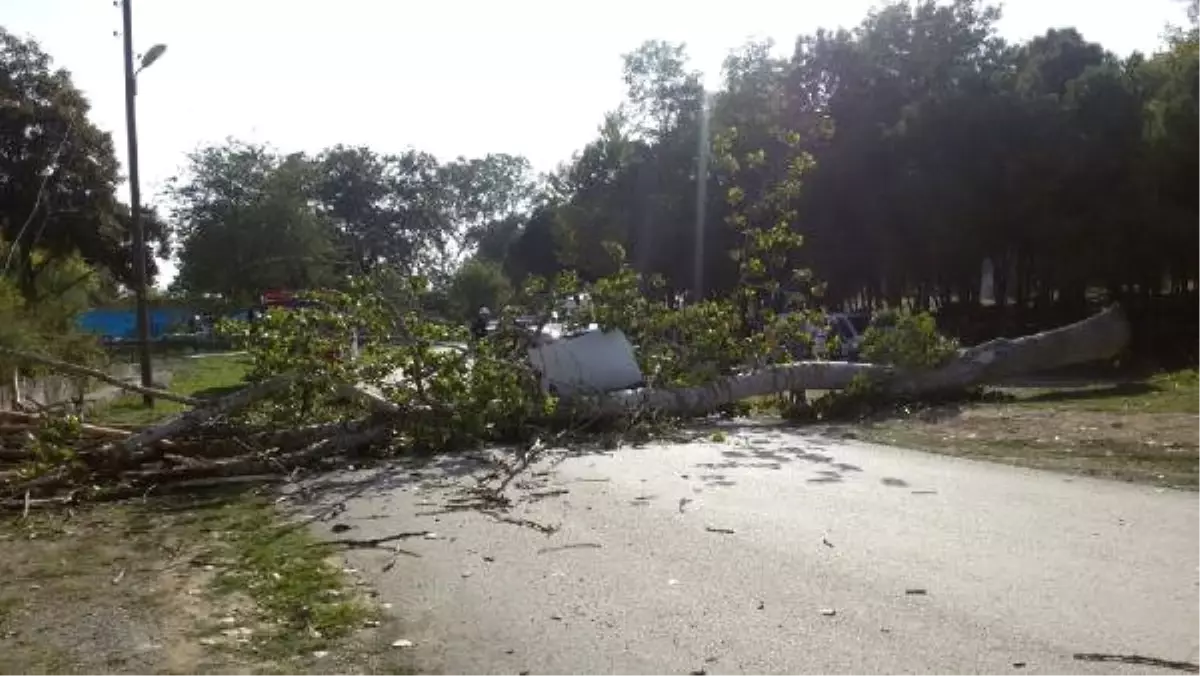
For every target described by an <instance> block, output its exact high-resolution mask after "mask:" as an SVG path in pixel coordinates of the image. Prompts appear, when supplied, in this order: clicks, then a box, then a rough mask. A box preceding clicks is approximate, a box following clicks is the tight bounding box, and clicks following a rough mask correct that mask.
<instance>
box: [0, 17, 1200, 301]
mask: <svg viewBox="0 0 1200 676" xmlns="http://www.w3.org/2000/svg"><path fill="white" fill-rule="evenodd" d="M1189 10H1190V11H1189V16H1190V18H1191V25H1190V26H1189V27H1187V28H1176V29H1172V30H1171V31H1169V32H1168V34H1166V35H1165V40H1164V44H1163V47H1162V49H1161V50H1159V51H1157V52H1156V53H1154V54H1151V55H1143V54H1133V55H1130V56H1128V57H1124V58H1119V57H1117V56H1116V55H1114V54H1112V53H1110V52H1108V51H1106V50H1105V49H1104V48H1103V47H1102V46H1101V45H1098V44H1095V43H1092V42H1089V41H1087V40H1086V39H1085V38H1084V37H1083V36H1081V35H1080V34H1079V33H1078V32H1076V31H1075V30H1072V29H1056V30H1050V31H1048V32H1047V33H1046V34H1044V35H1042V36H1040V37H1037V38H1035V39H1032V40H1029V41H1027V42H1024V43H1019V44H1013V43H1009V42H1006V41H1005V40H1003V39H1001V38H1000V37H999V36H998V35H997V33H996V31H995V23H996V20H997V18H998V16H999V10H998V9H996V8H995V7H991V6H989V5H986V4H984V3H981V2H978V1H975V0H955V1H954V2H951V3H939V2H933V1H931V0H921V1H918V2H894V3H891V4H887V5H885V6H882V7H881V8H879V9H877V10H875V11H873V12H871V13H870V14H869V15H868V16H867V17H866V18H865V19H864V20H863V21H862V23H861V24H860V25H859V26H858V27H856V28H854V29H853V30H839V31H836V32H829V31H817V32H816V33H814V34H811V35H803V36H801V37H799V38H798V39H797V41H796V45H795V50H794V53H793V54H792V55H791V56H790V57H789V58H779V57H776V56H774V55H773V54H774V50H773V49H772V45H770V44H768V43H751V44H747V45H745V46H743V47H742V48H740V49H738V50H736V51H734V52H733V53H731V54H730V56H729V58H728V59H727V61H726V63H725V69H724V83H723V86H722V87H720V89H719V90H718V91H705V90H704V88H703V86H702V80H701V77H700V74H699V73H697V72H695V71H694V70H692V69H691V68H690V67H689V65H688V62H687V58H686V53H685V50H684V47H683V46H682V45H674V44H669V43H665V42H661V41H653V42H648V43H646V44H644V45H642V46H641V47H640V48H638V49H637V50H635V51H634V52H632V53H630V54H628V55H626V56H625V62H624V63H625V69H624V78H625V82H626V84H627V90H628V95H627V98H626V100H625V101H624V103H622V105H621V106H620V107H619V108H618V109H617V110H615V111H613V112H611V113H610V114H608V115H606V117H605V119H604V122H603V124H602V125H601V127H600V129H599V133H598V136H597V138H596V139H595V140H594V141H593V142H591V143H589V144H588V145H587V146H586V147H585V148H583V149H582V150H581V151H580V152H579V153H577V154H576V155H575V156H574V157H573V158H572V159H571V160H570V161H569V162H567V163H564V164H563V165H561V166H560V167H559V168H558V169H557V170H556V171H554V172H551V173H550V174H548V175H543V176H535V175H534V173H533V172H532V171H531V169H530V166H529V164H528V162H527V161H525V160H524V159H523V158H521V157H516V156H511V155H489V156H487V157H484V158H482V159H464V158H459V159H457V160H454V161H449V162H442V161H439V160H438V159H437V158H435V157H433V156H431V155H428V154H426V153H422V152H419V151H416V150H410V151H408V152H404V153H400V154H385V153H379V152H376V151H374V150H372V149H370V148H365V147H343V146H337V147H333V148H329V149H327V150H325V151H323V152H320V153H317V154H315V155H310V154H283V153H279V152H275V151H273V150H272V149H270V148H268V147H264V146H260V145H255V144H248V143H242V142H238V141H233V140H231V141H229V142H227V143H225V144H221V145H217V146H213V147H209V148H205V149H203V150H201V151H199V152H197V153H194V154H193V155H191V156H190V157H189V161H188V164H187V167H186V169H185V171H184V172H182V174H181V176H180V177H179V178H178V179H177V180H176V181H175V182H173V183H172V185H171V186H170V187H169V189H168V191H167V196H166V197H167V200H168V204H169V212H170V218H169V219H168V220H169V222H170V225H171V227H170V228H168V227H167V226H166V225H164V223H163V222H162V221H161V220H160V219H158V218H157V217H156V216H155V215H154V213H153V212H151V213H150V214H149V216H150V218H149V219H148V220H149V224H150V232H149V234H150V237H151V239H152V241H155V242H158V243H160V244H161V245H163V246H165V245H166V243H167V242H168V241H170V242H173V243H174V245H175V247H176V252H177V255H178V258H179V262H180V272H179V277H178V279H177V280H176V283H175V286H174V290H175V291H176V292H177V293H179V294H184V295H188V296H192V297H199V296H209V297H211V296H218V297H220V298H223V299H225V300H226V301H228V302H236V303H245V302H248V301H251V300H253V299H254V298H256V297H257V296H258V294H260V293H261V292H262V291H264V290H266V289H271V288H281V287H282V288H291V289H298V288H312V287H318V286H336V285H338V284H340V283H341V281H342V280H345V279H346V278H347V277H348V276H351V275H354V274H357V273H362V272H366V271H370V270H372V269H375V268H379V267H384V268H387V269H392V270H398V271H401V272H405V273H420V274H423V275H426V276H427V277H429V278H430V279H432V280H433V281H434V283H435V286H436V287H438V288H439V289H441V290H442V291H444V292H446V293H449V294H451V295H452V296H454V297H455V300H456V302H454V303H452V306H454V307H456V308H457V309H458V310H459V311H463V312H465V311H468V310H469V309H471V308H473V307H474V306H476V305H478V304H490V303H494V302H497V301H499V300H502V297H503V295H504V294H505V293H506V290H507V289H509V288H511V287H512V286H514V285H517V284H520V283H521V282H522V281H523V280H525V279H526V278H528V277H530V276H531V275H537V276H548V275H552V274H555V273H557V272H559V271H563V270H571V271H574V272H576V273H577V274H578V275H579V276H580V277H582V278H583V279H585V280H594V279H597V278H599V277H602V276H605V275H608V274H611V273H612V272H614V271H615V269H616V267H615V266H616V265H618V263H617V262H616V260H615V259H614V257H613V256H611V255H610V251H612V248H611V246H610V245H611V244H613V243H616V244H619V245H620V247H621V249H622V250H623V251H624V252H625V254H626V257H625V258H626V260H627V261H628V263H629V264H631V265H632V266H633V268H634V269H635V270H637V271H638V272H640V273H643V277H644V278H645V279H649V278H650V277H651V276H656V277H659V278H661V280H662V281H663V284H661V285H660V286H656V287H655V289H661V292H662V293H665V294H666V295H667V296H668V297H671V298H676V297H678V296H680V295H681V294H685V293H686V294H690V295H691V296H693V297H696V296H724V295H728V294H730V293H732V292H733V291H734V290H735V289H736V288H737V287H738V285H739V283H740V282H741V281H742V280H744V279H745V278H746V277H745V275H746V264H747V258H746V252H747V246H748V245H747V243H748V242H753V241H765V240H763V238H764V237H767V239H770V237H775V236H776V235H779V234H781V233H782V234H790V235H791V236H794V235H802V236H803V238H804V245H803V246H802V247H799V248H797V247H794V246H790V245H789V249H790V251H789V253H788V254H787V255H786V260H783V261H776V264H773V265H771V266H770V269H769V270H760V271H757V272H756V274H757V275H758V276H759V277H762V278H764V279H766V280H767V281H768V282H769V283H768V284H767V285H766V286H764V288H767V289H773V290H774V291H775V292H772V293H771V294H770V296H771V297H770V298H764V299H763V300H764V301H765V302H770V303H774V304H776V305H781V304H783V303H785V302H788V301H789V300H799V301H800V302H803V303H808V304H819V305H825V306H828V307H834V306H843V305H851V306H855V305H866V306H878V305H889V306H897V305H901V304H905V303H908V304H912V305H915V306H918V307H930V306H933V307H938V308H947V307H951V306H961V307H978V306H979V304H980V301H981V300H982V299H981V298H980V295H981V294H980V287H981V284H980V281H981V280H980V277H981V274H980V273H981V270H982V269H984V268H987V269H989V270H990V271H991V274H990V278H991V282H992V284H991V287H992V290H993V295H994V304H995V305H997V306H1000V307H1001V308H1003V307H1004V306H1006V305H1007V306H1010V307H1011V308H1013V311H1014V312H1017V313H1021V312H1026V311H1027V309H1029V308H1042V309H1045V308H1050V307H1054V308H1066V309H1068V310H1070V311H1071V312H1082V311H1083V309H1084V307H1085V306H1086V304H1087V303H1088V301H1089V299H1092V300H1094V299H1096V298H1098V297H1104V298H1119V299H1130V300H1136V299H1145V298H1147V297H1154V296H1164V295H1165V296H1175V297H1185V298H1194V294H1195V292H1196V284H1197V278H1198V277H1200V273H1198V267H1200V265H1198V260H1197V258H1198V256H1197V250H1198V246H1200V242H1198V237H1197V233H1198V229H1197V220H1198V216H1200V215H1198V213H1197V202H1196V186H1197V185H1198V184H1200V171H1198V168H1197V154H1196V149H1197V147H1198V145H1200V139H1198V137H1197V120H1198V109H1197V101H1198V98H1200V97H1198V92H1197V82H1198V74H1200V73H1198V68H1197V57H1198V52H1197V30H1196V2H1195V0H1192V1H1191V3H1190V6H1189ZM0 68H3V72H2V73H0V75H2V76H3V79H2V80H0V86H3V87H4V95H5V101H6V102H7V101H15V103H13V104H8V103H6V104H5V105H4V106H0V125H3V129H0V131H3V133H4V138H5V139H6V143H5V144H4V146H3V147H2V148H0V215H2V217H3V221H2V222H0V233H2V234H3V235H4V237H5V239H7V240H8V241H11V242H15V243H16V244H17V246H15V247H14V248H13V251H14V252H15V253H14V255H13V256H11V257H10V258H12V263H11V267H12V268H13V269H14V270H17V271H19V272H18V273H17V274H16V278H17V279H19V280H22V286H23V288H25V289H26V291H27V293H32V292H33V291H32V290H33V289H34V287H35V284H34V282H35V281H36V277H37V275H38V274H39V270H40V269H41V268H40V264H39V262H38V261H39V260H42V261H44V260H46V259H47V257H46V256H45V255H41V257H40V258H39V256H38V255H34V253H35V252H36V251H39V250H43V251H45V252H48V254H49V255H50V256H51V257H53V256H66V255H69V254H74V253H78V254H79V255H80V256H81V257H82V259H83V260H84V261H85V262H87V263H89V264H91V265H92V266H93V267H94V268H95V269H98V270H100V271H102V272H104V273H105V274H107V275H109V276H110V277H111V278H112V279H113V280H114V281H116V282H124V281H127V280H128V279H129V277H130V271H131V270H132V269H133V267H132V265H131V261H130V260H129V255H128V247H127V241H128V238H127V234H126V233H127V223H128V210H127V209H126V208H124V207H123V205H121V204H120V203H119V202H118V201H117V200H116V198H115V196H114V195H115V186H116V182H117V180H118V175H117V163H116V160H115V158H114V155H113V151H112V147H111V140H110V139H109V138H108V136H107V135H105V134H103V133H101V132H99V131H98V130H96V129H95V128H94V127H93V126H91V124H90V123H89V122H88V121H87V118H86V113H87V104H86V101H85V100H84V98H83V97H82V96H81V95H80V94H79V92H78V91H77V90H75V89H74V88H73V87H72V86H71V84H70V80H69V77H68V76H67V75H66V74H65V73H63V72H61V71H57V72H55V71H52V70H51V69H50V67H49V60H48V57H46V55H45V54H43V53H42V52H40V50H38V49H37V46H36V45H35V44H34V43H32V42H30V41H21V40H18V39H16V38H14V37H13V36H11V35H9V34H7V33H0ZM773 232H774V233H775V234H774V235H772V234H771V233H773ZM731 254H732V255H731ZM39 255H40V254H39ZM9 267H10V265H9V264H8V263H6V269H8V268H9ZM798 270H803V271H811V274H797V273H796V272H797V271H798ZM813 280H816V282H817V283H815V284H814V283H813ZM647 290H648V291H649V287H648V289H647ZM787 291H793V292H806V293H801V294H792V295H789V294H787V293H786V292H787ZM656 292H658V291H656ZM807 292H820V294H821V296H820V298H814V293H807ZM1189 294H1190V296H1189ZM1191 309H1192V310H1194V303H1193V304H1192V305H1191ZM1193 315H1194V313H1193Z"/></svg>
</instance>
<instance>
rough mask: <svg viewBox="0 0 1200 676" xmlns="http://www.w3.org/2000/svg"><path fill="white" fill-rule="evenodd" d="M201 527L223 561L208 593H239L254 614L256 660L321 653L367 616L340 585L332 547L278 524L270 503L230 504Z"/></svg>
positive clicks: (342, 579)
mask: <svg viewBox="0 0 1200 676" xmlns="http://www.w3.org/2000/svg"><path fill="white" fill-rule="evenodd" d="M202 523H203V527H204V528H205V529H207V530H209V531H210V533H211V535H212V536H213V537H212V538H211V541H212V543H213V548H212V550H211V552H212V554H214V555H215V557H216V558H217V559H219V560H221V561H222V564H220V566H219V567H220V568H221V572H220V573H219V574H218V575H217V576H216V578H215V580H214V586H215V589H217V590H218V591H219V592H220V593H223V594H240V595H245V596H246V597H248V598H249V599H250V600H251V601H253V603H254V606H255V608H257V610H258V613H259V614H260V617H259V618H258V619H259V620H260V622H259V623H260V625H261V626H262V627H263V631H262V632H261V633H260V634H259V635H258V636H257V638H256V640H255V641H254V645H255V647H256V648H257V650H258V652H259V654H261V655H263V656H266V657H270V658H272V659H283V658H286V657H289V656H296V655H299V654H301V653H308V652H312V651H314V650H319V649H323V648H326V647H328V646H329V644H330V643H331V642H332V641H336V640H338V639H342V638H344V637H346V636H348V635H349V634H351V633H352V632H354V631H355V630H356V629H358V628H359V627H361V626H362V625H363V622H364V621H366V620H367V619H371V618H372V617H373V615H374V611H373V610H372V609H371V608H369V607H368V606H367V605H366V604H364V603H363V602H362V601H361V600H359V599H357V598H355V597H354V595H353V594H352V593H351V591H350V590H348V588H347V587H346V584H345V576H344V574H343V573H342V570H341V568H340V566H339V565H338V564H337V563H335V561H336V559H335V557H334V551H333V549H332V548H331V547H330V546H329V545H327V544H325V543H323V542H320V541H317V540H315V539H314V538H313V536H312V535H310V534H309V532H308V530H307V529H305V528H303V527H298V526H295V525H293V524H286V523H282V522H281V521H280V520H279V517H278V516H277V515H276V513H275V511H274V509H273V508H272V507H271V506H270V505H268V504H266V503H264V502H261V501H241V502H237V503H233V504H230V505H226V506H224V507H222V508H220V509H219V510H217V511H216V512H215V513H214V514H211V515H209V516H206V517H205V518H204V519H203V522H202Z"/></svg>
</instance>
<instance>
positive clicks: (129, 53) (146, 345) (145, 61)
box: [121, 0, 166, 407]
mask: <svg viewBox="0 0 1200 676" xmlns="http://www.w3.org/2000/svg"><path fill="white" fill-rule="evenodd" d="M132 5H133V0H123V2H122V7H121V19H122V24H123V28H124V31H123V32H124V38H125V132H126V136H127V138H128V141H129V202H130V205H129V210H130V226H131V227H132V229H133V265H134V274H135V280H134V286H135V288H134V294H135V296H136V298H137V334H138V353H139V357H140V359H141V367H142V387H153V386H154V373H153V370H152V367H151V364H150V311H149V308H148V307H147V306H146V233H145V231H144V230H143V228H142V194H141V184H140V183H139V180H138V145H137V106H136V105H135V98H136V97H137V75H138V73H140V72H141V71H142V70H143V69H145V68H146V67H148V66H149V65H150V64H152V63H154V62H155V61H156V60H158V57H160V56H162V54H163V52H164V51H166V46H164V45H155V46H154V47H151V48H150V50H149V51H148V52H146V54H145V56H143V57H142V59H141V65H140V66H139V67H138V68H137V69H136V70H134V67H133V6H132ZM142 401H144V402H145V404H146V406H147V407H152V406H154V397H152V396H150V395H148V394H147V395H143V398H142Z"/></svg>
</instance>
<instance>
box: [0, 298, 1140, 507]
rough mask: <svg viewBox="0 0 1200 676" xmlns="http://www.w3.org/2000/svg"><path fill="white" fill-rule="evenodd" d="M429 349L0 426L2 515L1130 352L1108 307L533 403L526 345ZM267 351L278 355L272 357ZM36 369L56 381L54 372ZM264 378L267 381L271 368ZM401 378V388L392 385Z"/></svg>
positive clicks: (972, 379) (305, 367)
mask: <svg viewBox="0 0 1200 676" xmlns="http://www.w3.org/2000/svg"><path fill="white" fill-rule="evenodd" d="M281 321H286V319H284V320H281ZM306 326H310V324H306ZM376 328H377V329H378V328H379V327H376ZM306 330H307V329H306ZM310 337H311V332H310ZM433 338H434V337H433V336H427V340H425V341H424V342H422V341H420V340H418V341H417V342H415V343H414V342H409V343H406V344H405V345H404V346H403V347H400V348H397V347H395V346H392V347H391V348H390V349H388V348H387V347H386V346H385V345H384V344H383V343H382V342H381V343H380V344H378V345H376V346H374V348H372V347H370V346H368V348H367V349H366V350H365V352H364V354H365V355H366V356H365V357H364V358H363V359H361V360H357V361H355V360H345V359H330V358H329V355H328V351H329V348H330V344H329V343H328V342H322V341H323V340H324V339H314V340H313V341H312V342H311V343H309V344H308V349H309V352H307V353H305V352H302V351H299V350H296V349H293V350H292V351H291V353H290V355H289V359H287V360H285V361H284V362H280V363H288V364H290V365H291V367H292V368H290V369H289V370H287V371H286V372H283V373H277V374H276V375H266V374H264V373H260V374H259V376H260V377H259V379H258V381H257V382H255V383H253V384H251V385H249V386H247V387H245V388H243V389H241V390H238V391H236V392H234V393H232V394H229V395H226V396H224V397H221V398H218V399H212V400H205V401H201V402H199V403H198V404H197V405H196V406H195V407H194V408H192V409H191V410H188V411H186V412H184V413H181V414H179V415H176V416H173V417H171V418H170V419H168V420H166V421H164V422H162V423H159V424H156V425H153V426H150V427H147V428H145V429H142V430H137V431H133V430H125V429H116V428H113V427H107V426H103V425H97V424H89V423H84V422H82V421H80V420H79V419H77V418H72V417H67V416H55V415H51V414H49V413H42V414H31V413H20V412H0V504H3V505H6V506H9V507H19V508H22V509H24V508H27V507H28V506H30V505H34V506H37V505H59V504H64V503H69V502H71V501H73V500H82V499H92V500H95V499H110V498H119V497H127V496H129V495H144V494H148V493H153V492H155V491H163V490H170V487H172V486H177V485H181V484H182V485H189V486H196V485H205V486H213V485H221V484H222V483H226V482H229V483H241V482H245V481H246V479H245V477H250V476H257V477H267V478H268V479H274V478H278V477H280V476H287V475H288V474H289V473H291V472H294V471H295V470H296V469H297V468H302V467H309V466H313V465H314V464H320V463H336V462H341V461H344V459H345V458H347V457H351V456H362V455H364V454H372V453H375V454H380V453H383V454H386V453H393V452H403V451H407V450H411V449H414V448H415V449H425V450H448V449H452V448H455V447H457V446H461V445H462V444H465V443H479V442H481V441H497V440H502V439H506V438H507V439H514V438H526V439H528V438H530V437H532V436H538V435H544V434H546V433H548V432H549V431H550V428H551V427H552V426H556V427H558V428H559V429H562V428H566V427H570V426H571V425H576V424H578V423H579V421H581V420H592V421H594V420H595V419H597V418H605V417H608V418H612V417H621V416H630V415H634V414H643V413H646V412H656V413H662V414H667V415H672V416H678V417H696V416H702V415H705V414H709V413H712V412H714V411H717V410H718V409H720V408H722V407H723V406H725V405H727V404H731V403H734V402H737V401H739V400H743V399H747V398H750V397H758V396H763V395H772V394H780V393H785V392H792V391H801V390H843V389H846V388H849V387H851V386H852V385H853V384H855V383H860V382H865V383H869V384H870V385H871V386H872V387H874V388H875V390H876V391H878V392H883V393H885V394H887V395H889V396H897V397H919V396H928V395H934V394H939V395H940V394H945V393H952V392H958V391H963V390H965V389H967V388H970V387H973V386H977V385H981V384H985V383H988V382H994V381H996V380H1000V379H1003V378H1007V377H1011V376H1014V375H1021V374H1028V373H1034V372H1037V371H1043V370H1047V369H1053V368H1058V367H1062V366H1068V365H1071V364H1077V363H1084V362H1093V361H1098V360H1103V359H1108V358H1111V357H1113V356H1115V355H1117V354H1118V353H1119V352H1120V351H1121V350H1122V349H1123V348H1124V347H1125V345H1126V344H1127V342H1128V340H1129V326H1128V322H1127V321H1126V319H1125V316H1124V314H1123V312H1122V311H1121V309H1120V308H1119V307H1116V306H1114V307H1110V308H1108V309H1107V310H1104V311H1103V312H1100V313H1099V314H1096V315H1094V316H1092V317H1089V318H1087V319H1085V320H1083V321H1080V322H1077V323H1074V324H1071V325H1068V326H1064V327H1061V328H1058V329H1054V330H1051V331H1045V332H1042V333H1038V334H1034V335H1030V336H1024V337H1020V338H1015V339H997V340H993V341H989V342H987V343H984V344H982V345H977V346H975V347H971V348H967V349H962V350H958V351H956V352H955V353H954V354H953V355H952V356H950V357H949V358H948V359H947V360H946V361H945V362H944V363H941V364H940V365H939V366H937V367H936V368H928V369H914V368H911V367H909V368H905V367H903V366H895V365H882V364H869V363H867V364H863V363H847V362H838V361H803V362H796V363H780V364H773V365H766V366H763V367H761V368H757V369H754V370H750V371H747V372H744V373H735V374H731V375H726V376H722V377H717V378H714V379H711V380H710V381H709V382H706V383H704V384H700V385H694V386H681V387H669V386H667V387H664V386H651V387H644V388H640V389H635V390H626V391H620V392H609V393H603V394H597V395H590V396H576V397H573V398H571V399H567V400H562V401H556V400H554V399H553V398H552V397H547V396H546V395H545V394H544V393H543V392H541V391H540V390H539V388H538V383H539V379H538V377H537V376H538V374H536V373H534V372H532V370H531V369H530V368H529V365H528V363H527V362H525V361H522V360H520V359H519V358H517V357H515V356H514V355H515V354H519V352H520V349H521V346H519V345H518V346H517V347H515V348H513V349H512V350H508V351H492V348H490V347H489V346H488V345H487V344H481V345H479V346H478V347H477V349H476V350H475V351H474V354H473V355H471V356H470V358H469V359H468V358H466V357H465V356H464V355H463V354H461V353H460V352H458V351H449V352H448V351H445V350H440V351H439V350H438V349H436V346H435V341H434V340H433ZM438 338H439V339H443V338H445V337H444V336H440V337H438ZM330 340H333V341H334V342H336V340H334V339H330ZM275 347H277V346H275ZM293 347H294V346H293ZM373 349H377V350H379V351H380V353H381V354H387V355H389V357H390V358H389V359H386V360H379V361H376V360H374V359H373V358H372V357H373V356H374V357H378V356H379V355H372V350H373ZM272 350H274V351H268V353H269V354H274V353H275V352H277V351H278V350H275V348H274V347H273V348H272ZM314 355H323V356H321V357H320V358H317V357H315V356H314ZM34 357H35V358H36V357H37V356H36V355H35V356H34ZM36 360H37V361H38V362H39V363H41V364H43V365H48V366H50V367H51V368H54V366H52V365H50V364H48V363H47V360H44V359H36ZM258 365H259V366H263V365H268V366H269V364H268V363H267V362H265V361H264V362H263V363H260V364H258ZM397 368H400V369H402V370H403V371H404V373H405V374H406V377H405V378H399V379H398V378H396V377H395V373H396V369H397ZM73 369H74V367H73V366H72V365H67V368H63V370H64V371H66V372H76V371H74V370H73ZM268 371H269V369H268ZM115 385H116V386H117V387H122V388H124V389H127V390H130V391H134V392H142V391H143V389H144V388H140V387H138V386H135V385H130V384H126V383H120V382H118V383H115ZM368 388H369V391H368ZM181 398H182V397H177V398H176V400H178V399H181ZM548 403H553V404H554V405H553V406H548ZM299 420H307V421H308V422H307V423H306V424H300V423H299V422H298V421H299ZM314 421H315V422H314ZM487 435H490V436H487Z"/></svg>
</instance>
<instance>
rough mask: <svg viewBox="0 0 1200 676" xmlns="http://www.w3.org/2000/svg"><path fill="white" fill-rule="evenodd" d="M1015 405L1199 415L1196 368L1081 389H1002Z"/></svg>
mask: <svg viewBox="0 0 1200 676" xmlns="http://www.w3.org/2000/svg"><path fill="white" fill-rule="evenodd" d="M1001 391H1002V392H1006V393H1008V394H1011V395H1012V396H1013V397H1014V402H1015V403H1021V404H1025V405H1029V406H1051V407H1054V408H1060V409H1074V410H1078V411H1098V412H1112V413H1200V380H1198V379H1197V373H1196V369H1187V370H1183V371H1174V372H1171V373H1160V374H1157V375H1155V376H1152V377H1150V378H1147V379H1145V380H1141V381H1131V382H1121V383H1114V384H1108V385H1099V386H1088V387H1079V388H1063V389H1049V388H1028V389H1020V390H1011V389H1002V390H1001Z"/></svg>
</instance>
